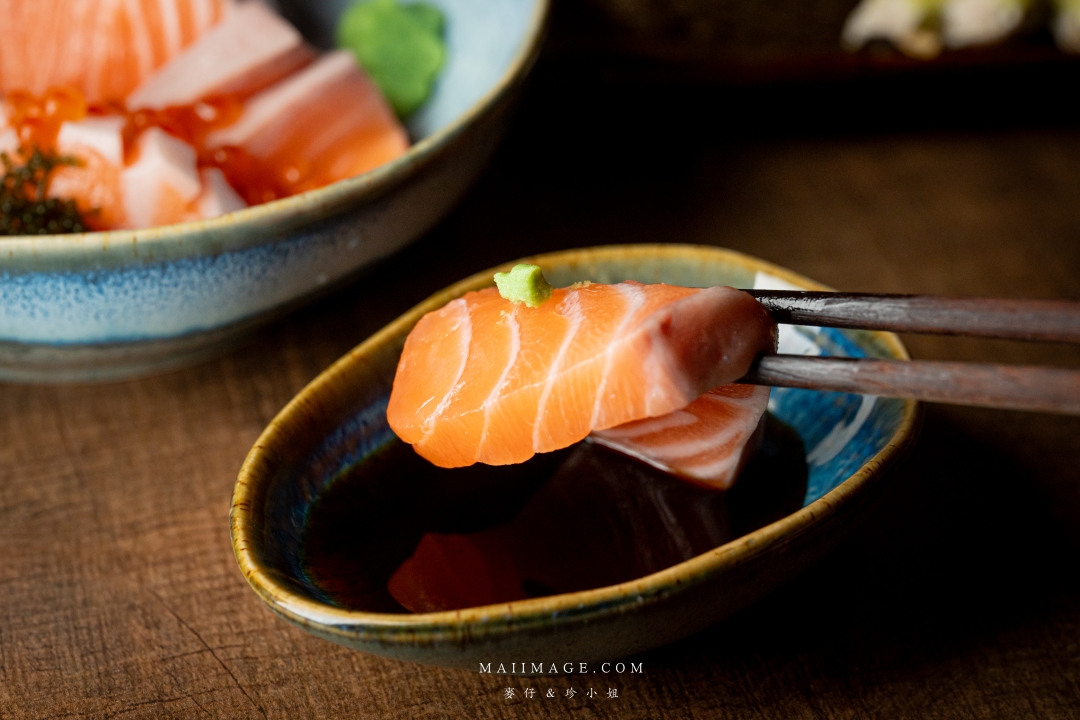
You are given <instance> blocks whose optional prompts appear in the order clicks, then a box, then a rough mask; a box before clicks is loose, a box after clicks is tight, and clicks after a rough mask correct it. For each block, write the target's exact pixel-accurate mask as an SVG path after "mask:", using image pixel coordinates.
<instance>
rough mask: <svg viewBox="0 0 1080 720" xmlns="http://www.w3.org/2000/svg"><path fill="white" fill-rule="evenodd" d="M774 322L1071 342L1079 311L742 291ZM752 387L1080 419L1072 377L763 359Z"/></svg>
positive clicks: (951, 366)
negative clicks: (1029, 411) (1041, 413)
mask: <svg viewBox="0 0 1080 720" xmlns="http://www.w3.org/2000/svg"><path fill="white" fill-rule="evenodd" d="M746 292H748V293H750V294H751V295H753V296H754V297H755V298H756V299H757V300H758V302H760V303H761V304H762V305H764V306H765V307H766V308H767V309H768V310H769V312H770V313H771V314H772V316H773V319H774V320H776V322H778V323H784V324H789V325H817V326H820V327H836V328H851V329H859V330H887V331H891V332H906V333H920V334H935V335H966V336H971V337H984V338H1000V339H1007V340H1029V341H1042V342H1067V343H1078V342H1080V303H1074V302H1067V301H1059V300H997V299H989V298H943V297H932V296H928V295H871V294H853V293H828V292H792V291H787V290H747V291H746ZM739 382H741V383H747V384H751V385H771V386H773V387H794V388H808V389H813V390H832V391H837V392H850V393H860V394H866V395H883V396H887V397H903V398H912V399H915V400H925V401H929V402H941V403H951V404H956V405H980V406H985V407H998V408H1008V409H1014V410H1034V411H1039V412H1051V413H1063V414H1068V415H1080V370H1066V369H1058V368H1047V367H1036V366H1029V365H991V364H974V363H957V362H934V361H927V360H914V361H911V362H905V361H900V360H868V359H852V358H834V357H806V356H802V355H764V356H762V357H761V358H759V359H758V360H757V361H756V362H755V363H754V365H753V366H752V367H751V368H750V372H748V373H747V374H746V375H745V376H744V377H743V378H742V379H741V380H739Z"/></svg>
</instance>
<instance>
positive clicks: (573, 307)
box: [533, 292, 583, 452]
mask: <svg viewBox="0 0 1080 720" xmlns="http://www.w3.org/2000/svg"><path fill="white" fill-rule="evenodd" d="M561 314H563V315H565V316H566V317H567V318H569V319H570V326H569V327H568V328H567V330H566V335H565V336H564V337H563V341H562V345H561V346H559V351H558V352H557V353H555V361H554V362H552V363H551V368H550V369H549V371H548V376H547V379H546V380H545V381H544V388H543V390H541V391H540V401H539V402H538V403H537V405H536V420H535V421H534V423H533V452H541V448H542V447H544V445H545V444H546V443H545V442H544V441H545V440H546V438H542V437H541V430H542V428H543V427H544V423H545V420H546V419H547V418H545V413H546V411H547V404H548V399H549V398H550V397H551V390H552V388H553V387H554V385H555V381H556V380H558V379H559V377H560V375H562V374H563V373H565V372H568V370H565V369H564V368H563V366H562V365H563V360H564V359H565V358H566V351H567V350H569V349H570V343H572V342H574V339H575V338H576V337H577V333H578V330H579V329H581V322H582V319H583V318H582V314H581V304H580V302H579V299H578V293H576V292H569V293H567V294H566V299H565V300H563V302H562V313H561Z"/></svg>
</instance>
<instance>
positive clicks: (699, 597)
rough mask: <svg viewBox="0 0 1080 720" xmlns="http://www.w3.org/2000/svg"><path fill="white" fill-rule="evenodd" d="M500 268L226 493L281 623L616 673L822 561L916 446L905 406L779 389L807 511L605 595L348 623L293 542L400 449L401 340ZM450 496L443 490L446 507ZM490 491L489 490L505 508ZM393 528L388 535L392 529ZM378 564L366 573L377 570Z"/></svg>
mask: <svg viewBox="0 0 1080 720" xmlns="http://www.w3.org/2000/svg"><path fill="white" fill-rule="evenodd" d="M522 262H531V263H536V264H538V265H540V266H541V267H543V268H544V272H545V274H546V275H547V277H548V278H549V279H550V280H551V282H552V284H554V285H556V286H565V285H569V284H571V283H574V282H577V281H581V280H592V281H597V282H617V281H621V280H628V279H632V280H638V281H641V282H667V283H671V284H677V285H686V286H693V287H705V286H710V285H720V284H726V285H733V286H735V287H744V288H752V287H753V288H776V289H779V288H801V289H809V290H827V289H828V288H825V287H823V286H821V285H820V284H818V283H815V282H813V281H811V280H808V279H806V278H804V277H801V276H798V275H796V274H794V273H792V272H790V271H787V270H784V269H782V268H779V267H777V266H775V265H771V264H769V263H766V262H764V261H761V260H757V259H755V258H751V257H748V256H745V255H741V254H738V253H735V252H731V251H727V250H721V249H717V248H707V247H697V246H685V245H642V246H622V247H619V246H613V247H602V248H593V249H587V250H573V251H568V252H559V253H552V254H549V255H540V256H537V257H534V258H529V259H527V260H524V261H522ZM512 265H513V263H508V264H507V265H505V266H503V267H502V268H493V269H492V270H488V271H485V272H483V273H479V274H477V275H474V276H473V277H471V278H468V279H466V280H463V281H461V282H459V283H457V284H456V285H453V286H451V287H449V288H447V289H446V290H444V291H442V292H440V293H438V294H436V295H434V296H432V297H431V298H429V299H428V300H426V301H425V302H423V303H421V304H420V305H418V306H417V307H415V308H413V309H412V310H410V311H409V312H408V313H406V314H405V315H403V316H401V317H400V318H398V319H397V320H396V321H394V322H393V323H391V324H390V325H388V326H387V327H385V328H384V329H382V330H381V331H379V332H378V333H376V334H375V335H373V336H372V337H371V338H369V339H368V340H367V341H365V342H364V343H363V344H361V345H360V346H358V347H357V348H355V349H354V350H353V351H351V352H350V353H349V354H348V355H346V356H345V357H343V358H342V359H341V360H339V361H338V362H337V363H336V364H335V365H333V366H332V367H331V368H330V369H328V370H327V371H326V372H324V373H323V374H322V375H320V376H319V377H318V378H316V379H315V380H314V381H313V382H312V383H311V384H310V385H309V386H308V387H307V388H305V389H304V390H303V391H302V392H301V393H300V394H299V395H298V396H297V397H296V398H295V399H294V400H293V401H292V402H290V403H289V405H288V406H287V407H286V408H285V409H284V410H283V411H282V412H281V413H280V414H279V415H278V417H277V418H275V419H274V421H273V422H272V423H271V424H270V426H269V427H268V428H267V429H266V430H265V431H264V432H263V434H262V436H261V437H260V438H259V440H258V442H257V443H256V444H255V447H254V448H253V449H252V450H251V452H250V453H249V454H248V457H247V460H246V461H245V463H244V466H243V468H242V469H241V471H240V476H239V479H238V480H237V484H236V489H235V491H234V495H233V506H232V513H231V521H232V539H233V549H234V551H235V554H236V558H237V561H238V563H239V565H240V568H241V570H242V571H243V573H244V575H245V577H246V578H247V580H248V582H249V583H250V585H251V587H252V588H253V589H254V590H255V592H256V593H257V594H258V595H259V597H260V598H262V600H263V601H264V602H266V604H267V605H268V606H269V608H270V609H271V610H272V611H273V612H275V613H276V614H278V615H279V616H280V617H282V618H284V619H285V620H287V621H289V622H291V623H293V624H295V625H297V626H299V627H301V628H303V629H305V630H308V631H309V632H311V633H313V634H315V635H318V636H319V637H323V638H326V639H328V640H331V641H333V642H337V643H341V644H343V645H346V646H349V647H352V648H356V649H359V650H363V651H365V652H370V653H375V654H378V655H384V656H388V657H394V658H399V659H403V660H411V661H415V662H422V663H428V664H433V665H444V666H450V667H461V668H469V669H473V670H476V669H477V667H478V665H477V664H478V663H484V664H486V663H494V667H497V666H498V664H499V663H505V666H506V668H507V669H508V670H509V669H510V668H511V663H515V667H517V668H520V667H521V662H522V661H529V662H539V661H543V662H544V663H548V662H551V663H556V664H558V666H559V667H561V666H562V663H564V662H571V663H581V662H586V663H593V662H603V661H611V660H616V659H618V658H621V657H626V656H629V655H631V654H633V653H637V652H641V651H644V650H647V649H649V648H653V647H656V646H659V645H662V644H664V643H668V642H671V641H674V640H677V639H679V638H683V637H686V636H687V635H690V634H692V633H694V632H697V631H699V630H701V629H703V628H705V627H707V626H708V625H710V624H712V623H715V622H717V621H719V620H721V619H723V618H725V617H727V616H729V615H731V614H732V613H734V612H736V611H737V610H739V609H741V608H742V607H745V606H746V605H748V604H750V603H752V602H754V601H755V600H757V599H758V598H760V597H762V596H763V595H765V594H766V593H768V592H770V591H771V590H773V589H774V588H776V587H778V586H779V585H781V584H782V583H784V582H786V581H787V580H789V579H790V578H792V577H793V576H795V575H796V574H797V573H799V572H801V571H802V570H803V569H805V568H806V567H808V566H809V565H810V564H812V563H813V562H815V561H816V560H817V559H818V558H820V557H822V556H823V555H825V554H826V553H827V552H828V551H829V550H830V549H831V548H833V547H834V546H836V545H837V544H838V543H840V542H841V541H842V540H843V539H844V538H845V537H847V535H848V534H849V533H850V532H851V530H852V529H853V527H854V526H855V525H856V524H857V522H858V521H859V520H860V518H862V517H863V516H864V515H865V513H866V511H867V509H868V507H869V506H870V504H871V503H872V501H873V500H874V498H875V497H876V496H877V495H878V493H879V491H880V490H881V488H882V487H883V482H882V479H883V477H884V472H885V470H886V469H887V467H888V466H889V465H890V464H891V463H893V462H894V461H895V460H896V458H897V457H898V455H899V454H900V452H901V451H902V450H903V449H904V448H905V447H906V446H907V445H908V444H909V443H910V442H911V441H912V439H913V438H914V435H915V428H916V425H917V422H916V421H917V416H918V406H917V404H916V403H915V402H914V401H905V400H897V399H887V398H875V397H869V396H859V395H848V394H842V393H821V392H814V391H808V390H787V389H774V391H773V394H772V396H771V400H770V404H769V408H770V411H771V412H772V413H773V414H774V415H775V416H776V417H777V418H779V419H780V420H781V421H783V422H784V423H786V424H787V425H789V426H790V427H792V428H794V430H795V432H796V433H797V434H798V436H799V438H801V441H802V448H803V450H801V451H799V452H800V453H803V454H804V455H805V468H806V471H807V475H806V484H805V493H804V495H803V497H802V502H801V509H799V506H800V503H799V502H798V499H797V497H796V502H795V503H793V507H791V509H790V510H789V511H788V512H790V514H787V515H786V516H784V517H782V518H781V519H779V520H776V521H775V522H772V523H771V524H768V525H765V526H764V527H760V529H757V530H754V531H752V532H749V533H748V534H745V535H742V536H741V537H737V538H735V539H733V540H731V541H730V542H727V543H725V544H722V545H720V546H718V547H714V548H713V549H711V550H708V551H707V552H704V553H702V554H700V555H697V556H696V557H693V558H691V559H689V560H686V561H685V562H681V563H678V564H676V565H673V566H671V567H668V568H667V569H664V570H661V571H660V572H655V573H652V574H649V575H645V576H644V577H639V578H637V579H635V580H631V581H629V582H623V583H619V584H616V585H609V586H606V587H599V588H597V589H592V590H585V591H581V592H571V593H565V594H560V595H551V596H547V597H538V598H532V599H527V600H520V601H513V602H504V603H500V604H497V605H488V606H484V607H471V608H465V609H461V610H453V611H447V612H431V613H416V614H393V613H389V612H367V611H364V610H360V609H356V608H355V607H344V606H342V605H341V604H340V603H338V602H335V601H334V600H333V599H332V598H331V597H330V595H328V594H327V592H325V591H324V589H323V588H322V587H321V586H320V584H319V583H318V582H317V581H316V580H315V579H313V576H312V573H311V572H310V571H309V569H308V568H307V567H306V566H305V562H304V559H303V558H304V542H305V539H304V538H305V536H304V532H305V527H306V526H307V523H308V519H309V517H311V513H312V509H313V506H314V504H315V503H316V502H317V501H318V500H319V498H320V497H323V496H324V495H325V494H326V493H327V492H328V491H329V490H330V489H332V488H333V487H334V483H335V482H337V481H338V479H339V478H346V477H347V476H349V474H350V469H351V468H355V467H356V466H357V465H358V464H359V463H362V462H364V461H365V459H367V458H370V457H372V456H373V454H374V453H376V452H380V451H385V450H387V449H390V448H392V447H394V446H395V445H400V441H398V440H397V439H396V437H395V436H394V434H393V433H392V432H391V431H390V429H389V428H388V427H387V424H386V412H385V409H386V402H387V398H388V395H389V392H390V387H391V385H392V383H393V378H394V372H395V369H396V366H397V360H398V358H399V356H400V354H401V349H402V347H403V344H404V341H405V337H406V336H407V335H408V333H409V331H410V330H411V329H412V327H413V325H414V324H415V323H416V322H417V321H418V320H419V319H420V317H421V316H423V315H424V314H425V313H427V312H429V311H431V310H434V309H436V308H439V307H441V306H443V305H444V304H446V303H447V302H449V301H450V300H452V299H454V298H456V297H459V296H461V295H463V294H464V293H466V292H468V291H470V290H476V289H479V288H481V287H485V286H488V285H491V284H492V274H493V273H494V272H495V271H497V270H507V269H509V268H510V267H511V266H512ZM780 350H781V352H787V353H796V354H815V355H819V354H820V355H843V356H854V357H863V356H870V357H880V358H896V359H907V353H906V351H905V350H904V347H903V345H902V344H901V343H900V342H899V340H898V339H897V338H896V336H894V335H891V334H888V333H878V332H859V331H847V330H832V329H824V330H823V329H819V328H807V327H790V326H782V327H781V334H780ZM533 462H535V460H534V461H533ZM801 464H802V463H801V459H800V465H801ZM442 472H456V471H442ZM391 476H392V477H391ZM387 477H388V480H387V483H388V487H393V486H400V485H401V483H402V482H403V481H404V477H405V475H404V474H403V473H398V472H397V471H396V470H394V471H390V472H389V473H388V475H387ZM454 482H455V483H456V482H457V481H454ZM459 487H460V485H458V484H452V485H451V488H452V489H451V491H450V493H451V495H450V498H451V499H452V498H453V497H454V496H455V494H456V493H457V490H456V489H457V488H459ZM498 487H499V488H501V489H499V490H497V491H496V492H507V490H506V488H505V486H504V485H503V486H498ZM648 487H649V486H646V488H648ZM738 488H739V485H736V489H738ZM375 495H376V493H369V494H365V495H364V496H363V497H364V498H365V499H364V500H363V501H362V502H364V503H367V504H369V505H370V503H371V502H374V500H370V501H369V500H367V499H366V498H368V497H369V496H370V497H372V498H373V497H375ZM425 502H431V501H430V500H429V499H427V498H425V497H412V496H411V495H408V493H406V496H405V497H404V498H403V499H402V501H401V502H400V504H399V505H398V506H397V509H396V510H395V511H393V512H396V513H399V514H400V517H399V519H400V520H401V521H402V522H401V524H402V525H404V524H407V522H408V521H409V519H410V517H411V516H413V515H416V514H419V513H421V512H422V511H423V506H424V504H425ZM440 502H442V503H443V504H447V503H449V502H450V500H447V499H445V498H444V499H443V500H441V501H440ZM363 507H364V506H363V505H362V506H361V507H360V510H363ZM363 515H364V513H362V512H360V513H357V515H356V516H355V517H356V518H362V517H363ZM352 517H353V516H352V515H350V518H352ZM395 517H398V516H397V515H395ZM350 522H361V520H359V519H357V520H350ZM393 525H394V527H398V524H397V522H396V521H395V523H393ZM364 560H365V562H366V561H367V559H366V558H365V559H364ZM379 561H380V558H379V557H374V556H372V557H371V562H372V563H378V562H379ZM383 562H385V559H383ZM530 670H531V668H530ZM546 671H547V668H546V667H545V672H546Z"/></svg>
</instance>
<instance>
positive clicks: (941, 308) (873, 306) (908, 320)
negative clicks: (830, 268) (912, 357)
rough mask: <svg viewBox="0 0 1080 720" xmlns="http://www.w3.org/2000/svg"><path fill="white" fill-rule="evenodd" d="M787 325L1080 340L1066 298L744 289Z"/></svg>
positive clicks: (1078, 307) (1077, 309)
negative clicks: (968, 296)
mask: <svg viewBox="0 0 1080 720" xmlns="http://www.w3.org/2000/svg"><path fill="white" fill-rule="evenodd" d="M747 292H749V293H750V294H751V295H753V296H754V297H755V298H757V301H758V302H760V303H761V304H762V305H764V306H765V307H766V308H768V310H769V312H770V313H771V314H772V316H773V319H774V320H775V321H776V322H778V323H786V324H788V325H819V326H823V327H837V328H854V329H857V330H888V331H890V332H897V333H920V334H926V335H963V336H967V337H985V338H998V339H1001V340H1028V341H1031V342H1071V343H1075V342H1080V303H1074V302H1070V301H1068V300H1002V299H1000V298H946V297H934V296H932V295H886V294H874V293H842V292H835V293H829V292H797V291H790V290H748V291H747Z"/></svg>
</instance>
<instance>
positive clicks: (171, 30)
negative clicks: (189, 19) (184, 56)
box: [157, 0, 184, 56]
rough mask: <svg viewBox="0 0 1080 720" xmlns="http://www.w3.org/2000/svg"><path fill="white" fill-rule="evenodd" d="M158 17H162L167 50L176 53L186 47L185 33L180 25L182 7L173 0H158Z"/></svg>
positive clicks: (162, 30) (163, 35)
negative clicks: (177, 5)
mask: <svg viewBox="0 0 1080 720" xmlns="http://www.w3.org/2000/svg"><path fill="white" fill-rule="evenodd" d="M157 7H158V17H160V18H161V35H162V38H163V40H164V41H165V52H167V53H168V54H169V55H170V56H172V55H176V54H177V53H179V52H180V50H181V49H182V48H183V47H184V34H183V30H182V29H181V27H180V9H179V8H178V7H176V3H174V2H172V0H158V2H157Z"/></svg>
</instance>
